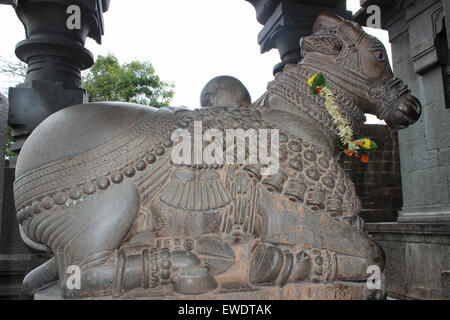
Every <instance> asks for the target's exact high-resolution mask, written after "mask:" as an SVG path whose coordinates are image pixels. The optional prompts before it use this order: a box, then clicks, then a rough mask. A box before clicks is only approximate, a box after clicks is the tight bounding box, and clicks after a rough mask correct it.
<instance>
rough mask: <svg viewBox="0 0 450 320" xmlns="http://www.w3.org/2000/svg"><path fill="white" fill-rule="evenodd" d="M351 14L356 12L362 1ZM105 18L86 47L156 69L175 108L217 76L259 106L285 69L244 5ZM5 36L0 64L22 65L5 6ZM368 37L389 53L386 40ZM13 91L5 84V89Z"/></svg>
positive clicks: (114, 5)
mask: <svg viewBox="0 0 450 320" xmlns="http://www.w3.org/2000/svg"><path fill="white" fill-rule="evenodd" d="M347 6H348V9H349V10H352V11H353V12H356V11H357V10H358V9H359V0H349V1H347ZM104 18H105V36H104V37H103V43H102V45H101V46H100V45H98V44H97V43H96V42H95V41H93V40H91V39H89V40H88V41H87V44H86V47H87V48H88V49H89V50H90V51H91V52H92V53H93V54H94V55H95V56H97V55H99V54H101V55H105V54H108V53H114V54H115V55H116V56H117V57H118V58H119V60H120V62H129V61H131V60H133V59H137V60H147V61H150V62H151V63H152V64H153V66H154V67H155V69H156V73H157V74H158V75H159V76H160V77H161V78H162V79H163V80H166V81H173V82H174V83H175V86H176V88H175V92H176V93H175V97H174V99H173V100H172V103H171V104H172V105H174V106H179V105H184V106H188V107H190V108H194V107H198V106H199V96H200V92H201V90H202V88H203V86H204V85H205V84H206V83H207V82H208V81H209V80H210V79H212V78H214V77H216V76H218V75H231V76H234V77H236V78H238V79H240V80H241V81H242V82H243V83H244V84H245V85H246V87H247V88H248V89H249V91H250V94H251V96H252V99H256V98H258V97H259V96H260V95H262V94H263V93H264V92H265V90H266V86H267V83H268V82H269V81H271V80H272V79H273V75H272V69H273V66H274V65H275V64H277V63H278V62H280V57H279V54H278V51H277V50H272V51H270V52H268V53H265V54H263V55H261V54H260V47H259V45H258V43H257V35H258V33H259V31H260V30H261V28H262V25H260V24H259V23H258V22H257V21H256V14H255V10H254V8H253V6H252V5H251V4H250V3H248V2H247V1H244V0H195V1H186V0H150V1H149V0H128V1H124V0H112V1H111V5H110V8H109V10H108V12H106V13H105V16H104ZM0 30H1V37H0V56H1V57H6V58H9V59H16V58H15V56H14V47H15V45H16V44H17V42H19V41H21V40H23V39H24V38H25V32H24V28H23V26H22V24H21V23H20V21H19V19H18V18H17V16H16V15H15V13H14V10H13V9H12V8H11V7H10V6H5V5H0ZM368 30H369V32H370V33H372V34H374V35H376V36H377V37H379V38H380V39H381V40H383V42H384V43H385V44H387V45H388V39H387V33H386V32H384V31H380V30H374V29H368ZM388 51H389V52H390V47H389V48H388ZM11 85H14V83H11V82H8V81H7V79H5V77H4V76H3V77H2V76H0V87H8V86H11Z"/></svg>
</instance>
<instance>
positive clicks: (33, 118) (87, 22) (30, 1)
mask: <svg viewBox="0 0 450 320" xmlns="http://www.w3.org/2000/svg"><path fill="white" fill-rule="evenodd" d="M108 4H109V0H27V1H25V0H19V1H16V2H15V4H14V8H15V10H16V13H17V16H18V17H19V19H20V20H21V21H22V23H23V25H24V27H25V30H26V40H23V41H21V42H19V43H18V44H17V46H16V55H17V57H18V58H19V59H20V60H22V61H24V62H25V63H27V64H28V71H27V76H26V79H25V82H24V83H22V84H19V85H18V86H16V87H15V88H10V91H9V105H10V112H9V124H10V125H11V127H12V128H13V132H12V135H13V137H14V138H15V139H16V140H18V142H17V143H16V144H15V146H14V148H13V150H14V151H19V150H20V148H21V147H22V144H23V142H24V141H25V139H26V137H28V135H30V133H31V132H32V131H33V130H34V128H36V127H37V126H38V125H39V123H41V122H42V121H43V120H44V119H45V118H47V117H48V116H50V115H51V114H53V113H55V112H56V111H58V110H61V109H63V108H65V107H68V106H71V105H75V104H79V103H84V102H87V95H86V92H85V90H84V89H83V88H82V86H81V70H84V69H87V68H89V67H91V66H92V64H93V63H94V59H93V56H92V54H91V53H90V52H89V51H88V50H87V49H86V48H85V47H84V44H85V41H86V38H87V37H88V36H89V37H92V38H94V39H95V40H97V42H99V43H100V41H101V35H102V34H103V19H102V15H103V12H104V11H106V9H107V8H108ZM71 5H77V6H78V7H79V8H80V13H81V15H80V18H81V25H80V28H79V29H76V28H75V29H73V30H70V29H69V28H68V26H67V20H68V19H69V17H70V16H71V15H72V13H67V8H68V7H69V6H71ZM12 162H13V163H14V159H13V161H12Z"/></svg>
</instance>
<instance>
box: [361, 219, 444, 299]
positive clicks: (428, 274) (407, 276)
mask: <svg viewBox="0 0 450 320" xmlns="http://www.w3.org/2000/svg"><path fill="white" fill-rule="evenodd" d="M366 230H367V231H368V232H369V233H370V234H371V235H372V236H373V238H374V239H375V240H376V241H377V242H378V243H379V244H380V245H381V246H382V248H383V249H384V252H385V254H386V267H385V271H384V272H385V277H386V291H387V294H388V296H389V297H393V298H396V299H450V296H449V293H448V287H449V284H448V281H449V276H448V270H450V224H419V223H415V224H414V223H413V224H411V223H368V224H367V225H366ZM446 288H447V289H446Z"/></svg>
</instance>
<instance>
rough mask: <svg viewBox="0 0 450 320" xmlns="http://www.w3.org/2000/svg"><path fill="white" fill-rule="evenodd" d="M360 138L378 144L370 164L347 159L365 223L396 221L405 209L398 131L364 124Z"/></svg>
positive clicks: (345, 163)
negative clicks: (403, 207) (402, 209)
mask: <svg viewBox="0 0 450 320" xmlns="http://www.w3.org/2000/svg"><path fill="white" fill-rule="evenodd" d="M359 136H360V137H369V138H371V139H372V140H373V141H375V142H376V143H377V144H378V151H377V152H375V153H373V154H372V155H371V156H370V161H369V163H362V162H360V161H357V160H353V159H350V158H348V157H345V160H344V167H345V169H346V170H348V171H349V173H350V175H351V177H352V180H353V182H354V183H355V187H356V192H357V194H358V196H359V197H360V199H361V202H362V206H363V210H362V212H361V217H362V218H363V219H364V220H365V221H366V222H394V221H397V215H398V211H399V210H400V209H401V208H402V206H403V197H402V181H401V173H400V159H399V147H398V136H397V132H394V131H391V130H390V129H389V128H388V127H387V126H384V125H365V126H364V128H363V129H362V131H361V133H360V135H359Z"/></svg>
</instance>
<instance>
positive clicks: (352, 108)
mask: <svg viewBox="0 0 450 320" xmlns="http://www.w3.org/2000/svg"><path fill="white" fill-rule="evenodd" d="M302 48H303V56H304V59H303V60H302V62H301V63H300V64H298V65H289V66H287V67H286V68H285V70H284V71H283V72H281V73H279V74H278V75H277V77H276V78H275V80H274V81H273V82H272V83H270V84H269V87H268V91H267V92H266V93H265V94H264V95H263V97H261V98H260V99H259V100H258V101H257V102H255V103H253V104H250V105H248V106H244V107H240V106H236V105H234V106H214V107H206V108H202V109H198V110H188V109H183V108H165V109H159V110H158V109H154V108H148V107H144V106H138V105H131V104H124V103H116V104H114V103H102V104H88V105H78V106H74V107H70V108H67V109H65V110H62V111H60V112H58V113H56V114H54V115H52V116H51V117H49V118H48V119H47V120H45V121H44V123H43V124H42V125H40V126H39V127H38V128H37V129H36V130H35V132H34V133H33V134H32V135H31V137H30V138H29V139H28V141H27V142H26V143H25V145H24V147H23V150H22V153H21V155H20V157H19V161H18V165H17V180H16V181H15V201H16V208H17V210H18V213H17V216H18V219H19V222H20V225H21V230H22V235H23V237H24V238H25V239H26V242H27V243H28V244H30V245H32V246H34V247H35V248H36V249H41V250H42V249H43V248H47V249H48V250H49V251H51V252H52V253H53V254H54V258H53V259H52V260H51V261H49V262H48V263H47V264H45V265H43V266H41V267H40V268H38V269H36V270H35V271H33V272H31V273H30V274H29V275H28V276H27V277H26V279H25V280H24V288H25V291H26V292H27V293H28V294H33V293H34V292H35V291H36V290H37V289H39V288H42V287H44V286H45V285H46V284H47V283H48V282H49V281H50V280H51V279H53V278H54V276H55V274H59V280H60V286H61V291H62V295H63V297H65V298H84V297H99V296H113V297H117V298H119V297H123V296H125V297H136V296H139V297H149V298H169V297H170V298H171V299H172V298H179V299H189V298H192V296H193V295H200V297H201V298H221V297H222V298H225V297H227V298H234V299H244V298H247V299H248V298H252V299H267V298H277V297H278V298H281V297H283V298H284V299H301V298H320V299H330V298H338V299H347V298H353V299H356V298H359V299H361V298H370V297H375V296H376V295H375V294H374V292H370V291H369V290H368V289H367V287H366V284H365V282H364V280H366V279H367V277H368V274H367V267H368V266H370V265H378V266H380V267H383V265H384V256H383V252H382V250H381V249H380V248H379V247H378V245H377V244H376V243H374V242H373V241H372V240H370V239H368V238H367V237H366V236H365V234H364V233H363V232H362V230H361V227H362V223H361V219H359V217H358V212H359V210H360V204H359V200H358V198H357V196H356V194H355V189H354V186H353V184H352V182H351V181H350V179H349V177H348V176H347V174H346V173H345V172H344V170H343V168H342V167H341V165H340V163H339V156H338V153H337V147H336V132H337V130H336V127H335V125H334V123H333V121H332V120H331V118H330V117H329V115H328V114H327V112H326V110H325V107H324V105H323V103H324V102H323V100H322V99H321V98H320V97H319V96H317V95H311V94H310V88H309V87H308V85H307V80H308V79H309V78H310V77H311V76H312V75H313V74H314V73H316V72H323V73H324V75H325V76H326V77H327V79H329V81H330V84H331V85H332V87H333V89H334V94H335V96H336V102H337V103H338V104H339V106H340V108H341V110H342V112H343V113H344V114H345V115H346V116H347V117H348V119H349V120H350V121H351V124H352V126H353V128H354V130H355V131H357V130H358V129H359V128H360V127H361V125H362V124H363V122H364V119H365V117H364V112H370V113H372V114H376V115H378V116H381V117H383V118H384V119H386V120H387V122H388V123H389V124H390V125H391V126H392V127H393V128H403V127H406V126H408V125H409V124H411V123H413V122H415V121H416V120H417V119H418V117H419V116H420V103H419V102H418V101H417V99H415V98H414V97H412V96H411V95H410V94H409V92H408V90H407V88H406V87H405V86H404V85H403V84H402V83H401V81H400V80H398V79H395V77H394V76H393V74H392V71H391V69H390V67H389V62H388V61H387V55H386V52H385V50H384V48H383V47H382V45H381V43H380V42H379V41H378V40H376V39H375V38H372V37H371V36H369V35H367V34H366V33H365V32H364V31H363V29H362V28H361V27H359V26H358V25H356V24H355V23H353V22H349V21H346V20H343V19H342V18H339V17H336V16H332V15H329V14H323V15H321V16H320V17H319V19H318V20H317V22H316V24H315V26H314V34H313V35H312V36H310V37H306V38H304V39H303V45H302ZM355 61H357V62H358V63H354V62H355ZM373 88H381V89H380V90H378V89H377V90H372V89H373ZM382 88H385V90H383V89H382ZM371 92H376V93H377V94H371ZM380 92H381V93H380ZM195 121H201V122H202V124H203V130H204V131H206V130H207V129H210V128H214V129H218V130H220V131H225V130H226V129H238V128H243V129H248V128H252V129H262V128H274V129H279V130H280V151H281V152H280V154H281V156H280V168H279V170H278V171H277V172H276V173H275V174H273V175H270V176H264V175H262V167H263V166H262V165H260V164H258V165H254V164H247V165H240V164H225V165H208V164H206V163H205V164H196V165H189V164H186V165H185V164H181V165H177V164H174V163H172V161H171V153H172V150H173V148H175V147H176V146H177V145H178V143H180V141H177V142H174V143H173V144H172V143H169V142H168V141H169V140H170V137H171V134H172V132H173V131H174V130H176V129H178V128H186V129H187V130H188V131H190V132H193V131H194V122H195ZM168 139H169V140H168ZM72 265H77V266H79V267H80V268H81V273H82V274H81V276H82V281H81V286H82V287H81V289H80V290H70V289H68V288H67V286H66V280H67V277H68V274H67V273H66V271H67V268H68V267H69V266H72ZM375 293H376V292H375ZM378 297H379V296H378Z"/></svg>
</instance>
